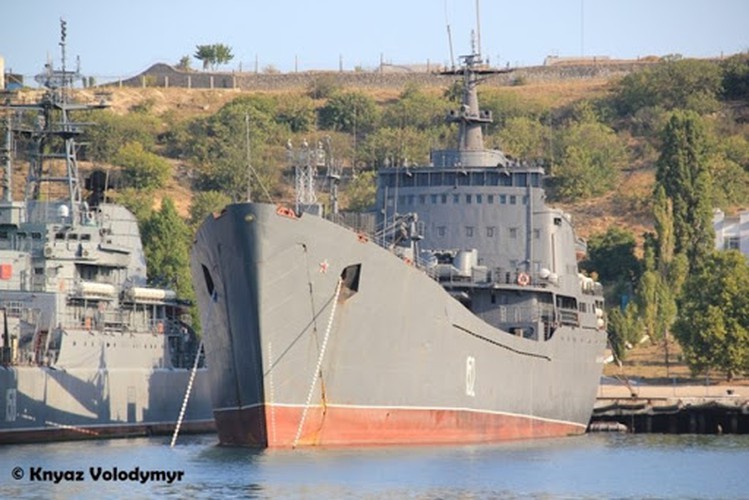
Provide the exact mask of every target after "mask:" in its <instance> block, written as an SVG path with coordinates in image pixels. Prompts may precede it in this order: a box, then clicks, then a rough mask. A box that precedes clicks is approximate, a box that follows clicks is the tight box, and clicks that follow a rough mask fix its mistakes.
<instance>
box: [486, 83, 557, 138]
mask: <svg viewBox="0 0 749 500" xmlns="http://www.w3.org/2000/svg"><path fill="white" fill-rule="evenodd" d="M479 102H480V103H481V109H483V110H486V111H491V113H492V118H493V120H494V121H493V122H492V123H491V124H489V125H487V127H486V132H487V133H488V134H494V133H495V132H498V131H499V130H501V129H502V128H504V126H505V125H506V124H507V120H509V119H511V118H517V117H520V116H525V117H528V118H536V119H538V118H540V117H541V116H542V115H543V114H544V113H545V112H546V106H544V105H543V104H541V103H540V102H538V101H535V100H530V99H527V98H524V97H522V96H521V95H520V94H518V93H516V92H513V91H507V90H504V89H502V90H496V89H489V88H483V89H479Z"/></svg>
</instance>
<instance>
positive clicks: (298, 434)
mask: <svg viewBox="0 0 749 500" xmlns="http://www.w3.org/2000/svg"><path fill="white" fill-rule="evenodd" d="M342 284H343V279H341V278H338V284H337V285H336V289H335V297H333V304H332V305H331V308H330V317H329V318H328V328H327V329H326V330H325V337H323V341H322V347H321V348H320V354H319V355H318V356H317V366H316V367H315V371H314V372H313V373H312V382H311V383H310V386H309V391H308V392H307V401H306V402H305V403H304V410H303V411H302V418H301V419H300V420H299V427H297V430H296V436H295V437H294V443H293V444H292V445H291V447H292V448H296V445H297V443H298V442H299V438H300V437H301V435H302V428H303V427H304V421H305V420H306V418H307V411H308V410H309V406H310V403H311V402H312V393H313V392H314V390H315V382H317V377H318V374H320V375H319V376H322V374H321V372H320V369H321V367H322V360H323V357H324V356H325V348H326V347H327V346H328V337H329V336H330V330H331V329H332V328H333V316H335V309H336V305H337V304H338V296H339V295H340V293H341V285H342Z"/></svg>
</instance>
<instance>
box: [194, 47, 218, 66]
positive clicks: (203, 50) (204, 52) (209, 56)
mask: <svg viewBox="0 0 749 500" xmlns="http://www.w3.org/2000/svg"><path fill="white" fill-rule="evenodd" d="M193 57H194V58H195V59H197V60H198V61H200V62H202V63H203V71H206V70H207V69H208V68H213V65H215V64H216V46H215V45H198V46H196V47H195V54H193Z"/></svg>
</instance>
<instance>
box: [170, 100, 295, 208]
mask: <svg viewBox="0 0 749 500" xmlns="http://www.w3.org/2000/svg"><path fill="white" fill-rule="evenodd" d="M276 110H277V100H276V98H274V97H270V96H263V95H251V96H242V97H238V98H236V99H234V100H233V101H231V102H229V103H227V104H226V105H224V106H223V107H222V108H221V109H220V110H219V111H218V112H216V113H215V114H213V115H211V116H209V117H204V118H197V119H195V120H192V121H190V122H189V123H187V124H186V125H185V127H184V129H180V130H178V131H175V133H174V134H172V135H171V136H170V137H169V144H168V148H169V150H170V152H171V153H172V154H175V155H179V156H181V157H183V158H185V159H186V160H188V161H189V163H190V164H191V165H192V166H193V168H194V173H195V187H196V188H197V189H199V190H203V191H221V192H223V193H226V194H227V195H228V196H230V197H231V198H232V199H233V200H240V199H244V198H245V197H246V193H247V183H248V160H247V132H248V131H249V136H250V141H249V143H250V162H251V165H252V166H253V168H254V170H255V172H257V174H258V176H260V177H261V181H258V179H257V178H254V179H253V183H254V185H255V188H257V187H258V183H260V182H262V184H263V186H264V187H265V189H261V191H265V190H267V191H268V192H272V191H274V189H275V188H276V186H277V184H278V176H279V174H280V171H279V170H277V169H273V168H272V166H273V165H277V164H279V163H281V162H283V161H284V160H283V158H284V156H283V155H284V151H283V144H284V143H285V142H286V140H287V139H288V128H287V127H286V126H284V125H280V124H279V123H277V122H276ZM248 124H249V128H248Z"/></svg>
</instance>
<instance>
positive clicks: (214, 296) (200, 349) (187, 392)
mask: <svg viewBox="0 0 749 500" xmlns="http://www.w3.org/2000/svg"><path fill="white" fill-rule="evenodd" d="M217 300H218V294H217V293H216V290H214V291H213V293H212V294H211V302H212V303H213V304H215V303H216V301H217ZM213 304H211V306H210V307H209V309H208V318H207V319H206V323H205V324H206V325H210V324H211V316H213ZM202 352H203V339H202V338H201V339H200V344H199V345H198V352H197V354H196V355H195V361H194V362H193V364H192V371H191V372H190V380H189V381H188V382H187V389H186V390H185V397H184V399H183V400H182V408H181V409H180V411H179V418H177V426H176V427H175V428H174V434H173V435H172V443H171V444H170V445H169V447H170V448H174V444H175V443H176V442H177V436H178V435H179V429H180V427H182V420H183V419H184V418H185V411H186V410H187V402H188V401H189V400H190V393H191V392H192V384H193V382H194V381H195V374H196V373H197V371H198V363H199V361H200V356H201V353H202Z"/></svg>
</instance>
